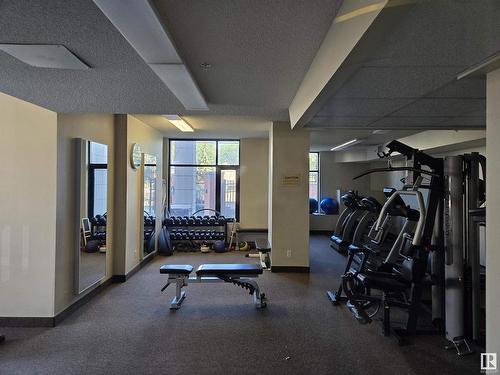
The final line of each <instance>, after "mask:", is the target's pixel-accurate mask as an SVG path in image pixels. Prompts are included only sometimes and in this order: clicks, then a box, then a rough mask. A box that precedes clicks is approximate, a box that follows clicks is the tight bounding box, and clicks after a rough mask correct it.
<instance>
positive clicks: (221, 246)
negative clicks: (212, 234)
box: [214, 241, 226, 253]
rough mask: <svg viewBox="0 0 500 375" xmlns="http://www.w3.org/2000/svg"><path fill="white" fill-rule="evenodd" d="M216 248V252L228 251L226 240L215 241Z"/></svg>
mask: <svg viewBox="0 0 500 375" xmlns="http://www.w3.org/2000/svg"><path fill="white" fill-rule="evenodd" d="M214 250H215V252H216V253H225V252H226V244H225V243H224V241H215V243H214Z"/></svg>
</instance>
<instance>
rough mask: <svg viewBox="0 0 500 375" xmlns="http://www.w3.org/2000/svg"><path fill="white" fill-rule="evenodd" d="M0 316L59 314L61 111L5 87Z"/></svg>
mask: <svg viewBox="0 0 500 375" xmlns="http://www.w3.org/2000/svg"><path fill="white" fill-rule="evenodd" d="M0 150H1V151H0V159H1V160H2V163H0V176H2V177H1V178H0V197H2V200H1V202H2V203H1V209H0V284H1V285H2V286H1V288H0V316H4V317H51V316H53V315H54V282H55V281H54V277H55V249H56V200H57V197H56V175H57V171H56V165H57V162H56V157H57V154H56V152H57V114H56V113H54V112H52V111H48V110H46V109H43V108H41V107H38V106H36V105H33V104H30V103H28V102H25V101H22V100H19V99H16V98H13V97H11V96H8V95H5V94H1V93H0Z"/></svg>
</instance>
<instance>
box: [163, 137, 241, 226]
mask: <svg viewBox="0 0 500 375" xmlns="http://www.w3.org/2000/svg"><path fill="white" fill-rule="evenodd" d="M239 164H240V142H239V141H238V140H223V141H219V140H184V139H182V140H170V154H169V165H170V179H169V183H170V186H169V210H170V214H171V215H173V216H189V215H192V214H193V213H194V212H195V211H197V210H200V209H204V208H206V209H213V210H216V211H219V212H220V213H221V214H222V215H224V216H225V217H227V218H236V219H238V216H239Z"/></svg>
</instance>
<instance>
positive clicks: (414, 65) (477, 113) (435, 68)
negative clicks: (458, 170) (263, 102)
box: [306, 0, 500, 130]
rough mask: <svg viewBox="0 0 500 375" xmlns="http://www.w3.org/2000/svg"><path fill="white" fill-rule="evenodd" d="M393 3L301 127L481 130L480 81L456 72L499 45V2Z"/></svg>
mask: <svg viewBox="0 0 500 375" xmlns="http://www.w3.org/2000/svg"><path fill="white" fill-rule="evenodd" d="M393 3H394V4H396V5H397V6H390V7H386V8H385V9H384V10H382V12H381V13H380V15H379V16H378V17H377V18H376V19H375V21H374V22H373V24H372V25H371V27H370V28H369V29H368V31H367V32H366V33H365V34H364V36H363V37H362V39H361V40H360V42H359V43H358V44H357V46H356V47H355V48H354V49H353V50H352V51H351V53H350V55H349V56H348V58H347V59H346V60H345V61H344V63H343V64H342V66H341V68H340V69H339V70H338V71H337V72H336V73H335V75H334V76H333V78H332V79H331V80H330V82H329V83H328V84H327V86H326V87H325V89H324V90H323V92H322V94H321V95H320V96H318V98H317V99H316V101H315V103H313V108H315V111H311V112H313V115H314V113H315V115H314V116H313V117H312V118H311V119H310V122H309V123H308V124H307V125H306V126H307V127H309V128H313V129H318V128H361V129H363V128H365V129H366V128H370V129H416V130H422V129H436V128H437V129H469V128H484V127H485V114H486V108H485V94H486V92H485V80H484V79H482V78H472V79H463V80H460V81H457V75H458V74H459V73H461V72H462V71H464V70H466V69H467V68H468V67H470V66H471V65H474V64H476V63H478V62H480V61H482V60H483V59H485V58H486V57H488V56H490V55H492V54H494V53H496V52H498V51H499V50H500V39H499V38H498V35H499V34H500V22H498V20H499V19H500V1H496V0H461V1H456V0H433V1H428V0H411V1H404V2H393ZM394 4H393V5H394Z"/></svg>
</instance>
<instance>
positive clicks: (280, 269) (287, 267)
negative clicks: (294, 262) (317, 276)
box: [271, 266, 310, 273]
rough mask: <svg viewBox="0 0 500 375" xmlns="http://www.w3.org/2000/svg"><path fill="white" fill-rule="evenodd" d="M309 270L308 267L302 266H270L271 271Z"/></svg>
mask: <svg viewBox="0 0 500 375" xmlns="http://www.w3.org/2000/svg"><path fill="white" fill-rule="evenodd" d="M309 271H310V268H309V267H303V266H271V272H295V273H309Z"/></svg>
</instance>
